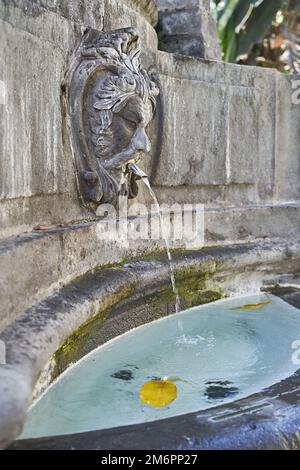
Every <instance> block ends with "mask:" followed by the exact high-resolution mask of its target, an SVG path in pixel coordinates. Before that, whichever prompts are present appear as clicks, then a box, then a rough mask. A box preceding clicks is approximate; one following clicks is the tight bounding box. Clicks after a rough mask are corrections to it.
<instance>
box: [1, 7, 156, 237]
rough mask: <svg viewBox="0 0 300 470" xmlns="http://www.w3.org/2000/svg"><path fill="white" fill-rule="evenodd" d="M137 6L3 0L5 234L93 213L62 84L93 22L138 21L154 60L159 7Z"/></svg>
mask: <svg viewBox="0 0 300 470" xmlns="http://www.w3.org/2000/svg"><path fill="white" fill-rule="evenodd" d="M137 5H138V3H137V2H136V1H135V0H124V1H123V0H72V2H68V1H62V2H58V1H57V0H39V1H34V2H33V1H30V0H13V1H7V0H0V42H1V45H2V47H1V49H0V80H1V82H3V83H4V85H5V88H6V95H7V96H6V104H5V105H2V104H0V107H1V115H0V152H1V159H0V220H1V224H0V237H2V238H3V237H6V236H9V235H12V234H16V233H19V232H22V231H25V230H28V229H30V230H31V229H32V227H33V225H34V224H36V223H45V224H47V225H49V224H50V225H51V224H59V223H68V222H71V221H74V220H78V219H88V218H90V217H91V214H89V213H87V212H86V211H85V210H84V209H83V208H81V207H80V205H79V203H78V198H77V190H76V181H75V170H74V162H73V159H72V156H71V154H70V152H69V151H68V149H67V148H66V146H65V141H66V139H65V136H64V132H65V125H64V122H63V119H64V116H63V113H62V106H61V96H62V93H61V86H62V84H63V80H64V76H65V73H66V71H67V69H68V67H69V64H70V60H71V58H72V54H73V52H74V50H75V49H76V48H77V46H78V44H79V42H80V40H81V37H82V35H83V32H84V31H85V29H86V28H94V29H97V30H105V31H109V30H112V29H117V28H122V27H129V26H134V27H136V28H137V30H138V31H139V33H140V36H141V40H142V44H143V48H144V56H145V57H146V60H145V63H147V61H149V62H150V63H151V62H153V61H152V59H151V57H152V54H153V53H154V52H155V51H156V50H157V36H156V33H155V30H154V29H153V27H152V25H151V23H150V20H151V21H153V22H154V23H155V18H156V14H155V11H156V10H155V5H154V2H153V0H144V1H143V2H142V3H140V2H139V6H137ZM142 6H144V7H145V11H144V10H143V9H142ZM143 11H144V13H145V15H142V12H143Z"/></svg>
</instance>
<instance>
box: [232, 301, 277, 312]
mask: <svg viewBox="0 0 300 470" xmlns="http://www.w3.org/2000/svg"><path fill="white" fill-rule="evenodd" d="M270 302H271V301H270V300H263V301H262V302H259V304H246V305H241V306H240V307H234V308H231V309H230V310H257V309H259V308H263V307H265V306H266V305H268V304H269V303H270Z"/></svg>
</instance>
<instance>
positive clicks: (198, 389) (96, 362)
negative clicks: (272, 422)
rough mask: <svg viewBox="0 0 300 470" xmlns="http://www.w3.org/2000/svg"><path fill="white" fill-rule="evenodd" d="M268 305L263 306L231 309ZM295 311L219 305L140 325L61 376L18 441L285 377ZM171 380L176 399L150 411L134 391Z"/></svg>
mask: <svg viewBox="0 0 300 470" xmlns="http://www.w3.org/2000/svg"><path fill="white" fill-rule="evenodd" d="M266 300H269V301H270V303H269V304H267V305H264V306H263V307H262V308H259V309H253V310H232V308H234V307H239V306H242V305H244V304H257V303H259V302H262V301H266ZM297 339H300V311H299V310H297V309H296V308H294V307H292V306H290V305H288V304H287V303H285V302H283V301H282V300H280V299H279V298H277V297H274V296H265V295H256V296H248V297H242V298H235V299H229V300H222V301H218V302H215V303H212V304H209V305H204V306H200V307H196V308H193V309H190V310H186V311H184V312H181V313H179V314H175V315H172V316H170V317H167V318H164V319H161V320H158V321H155V322H153V323H151V324H149V325H145V326H142V327H139V328H137V329H135V330H132V331H130V332H129V333H127V334H125V335H123V336H121V337H118V338H116V339H114V340H112V341H110V342H109V343H107V344H105V345H104V346H101V347H99V348H98V349H96V350H95V351H93V352H92V353H90V354H89V355H88V356H86V357H85V358H83V359H82V360H81V361H79V362H78V363H77V364H75V365H74V366H72V367H70V368H69V369H68V370H67V371H66V372H65V373H64V374H62V375H61V376H60V377H59V378H58V380H57V381H56V382H54V383H53V384H52V385H51V387H49V388H48V390H47V391H46V392H45V393H44V394H43V395H42V396H41V397H40V399H39V400H38V401H37V402H36V403H35V404H34V405H33V406H32V407H31V409H30V411H29V415H28V419H27V422H26V425H25V428H24V431H23V433H22V435H21V436H20V437H21V438H29V437H40V436H50V435H60V434H70V433H78V432H83V431H91V430H96V429H105V428H112V427H117V426H123V425H129V424H133V423H141V422H146V421H154V420H157V419H162V418H166V417H170V416H175V415H181V414H185V413H189V412H193V411H200V410H204V409H208V408H211V407H214V406H216V405H220V404H222V403H226V402H230V401H233V400H236V399H239V398H241V397H245V396H248V395H250V394H252V393H255V392H258V391H261V390H262V389H264V388H266V387H268V386H270V385H272V384H274V383H276V382H278V381H280V380H282V379H284V378H286V377H288V376H290V375H291V374H292V373H293V372H295V371H296V370H297V369H298V368H299V366H297V365H296V364H294V363H293V361H292V355H293V353H294V350H293V348H292V343H293V342H294V341H295V340H297ZM165 376H177V377H179V378H180V379H182V380H181V381H177V382H175V383H176V386H177V389H178V394H177V398H176V399H175V400H174V401H173V402H172V403H170V404H169V405H168V406H166V407H163V408H156V407H153V406H151V405H147V404H145V403H142V401H141V399H140V387H141V386H142V385H143V384H144V383H145V382H147V381H148V380H151V379H153V378H154V379H161V378H163V377H165Z"/></svg>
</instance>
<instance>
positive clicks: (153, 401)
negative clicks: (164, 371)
mask: <svg viewBox="0 0 300 470" xmlns="http://www.w3.org/2000/svg"><path fill="white" fill-rule="evenodd" d="M140 397H141V400H142V401H143V402H144V403H147V405H152V406H159V407H163V406H166V405H168V404H169V403H171V402H172V401H174V400H175V398H176V397H177V387H176V385H175V384H173V383H172V382H169V381H167V380H150V381H149V382H146V383H144V385H143V386H142V387H141V390H140Z"/></svg>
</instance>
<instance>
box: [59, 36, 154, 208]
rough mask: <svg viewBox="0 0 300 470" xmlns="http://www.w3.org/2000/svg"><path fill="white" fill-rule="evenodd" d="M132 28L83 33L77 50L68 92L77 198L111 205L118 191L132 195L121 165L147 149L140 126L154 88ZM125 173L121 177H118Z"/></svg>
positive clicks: (148, 116) (130, 179) (149, 112)
mask: <svg viewBox="0 0 300 470" xmlns="http://www.w3.org/2000/svg"><path fill="white" fill-rule="evenodd" d="M140 53H141V48H140V41H139V36H138V34H137V33H136V31H135V30H134V29H132V28H126V29H121V30H117V31H112V32H108V33H99V32H96V31H92V30H90V31H88V32H87V33H86V34H85V36H84V37H83V39H82V42H81V45H80V47H79V48H78V50H77V52H76V55H75V58H74V61H73V64H72V67H71V70H70V75H69V76H70V81H69V90H68V101H69V113H70V126H71V133H72V144H73V150H74V154H75V159H76V166H77V173H78V186H79V191H80V195H81V198H82V200H83V202H84V203H85V204H86V205H87V206H89V207H90V208H93V209H96V208H97V206H99V204H102V203H110V204H113V205H117V200H118V195H119V193H120V191H121V190H122V191H125V192H126V193H127V194H128V197H134V196H136V194H137V185H136V182H135V177H134V175H132V174H127V175H126V171H125V170H126V165H127V164H128V163H129V162H131V161H137V160H138V159H139V158H140V157H141V154H142V153H143V152H149V151H150V141H149V138H148V136H147V134H146V128H147V126H148V124H149V123H150V121H151V120H152V118H153V115H154V111H155V105H156V97H157V95H158V88H157V86H156V85H155V83H154V82H153V81H152V79H151V78H150V76H149V75H148V74H147V72H146V71H145V70H144V69H143V68H142V66H141V64H140ZM124 175H125V176H124Z"/></svg>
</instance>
